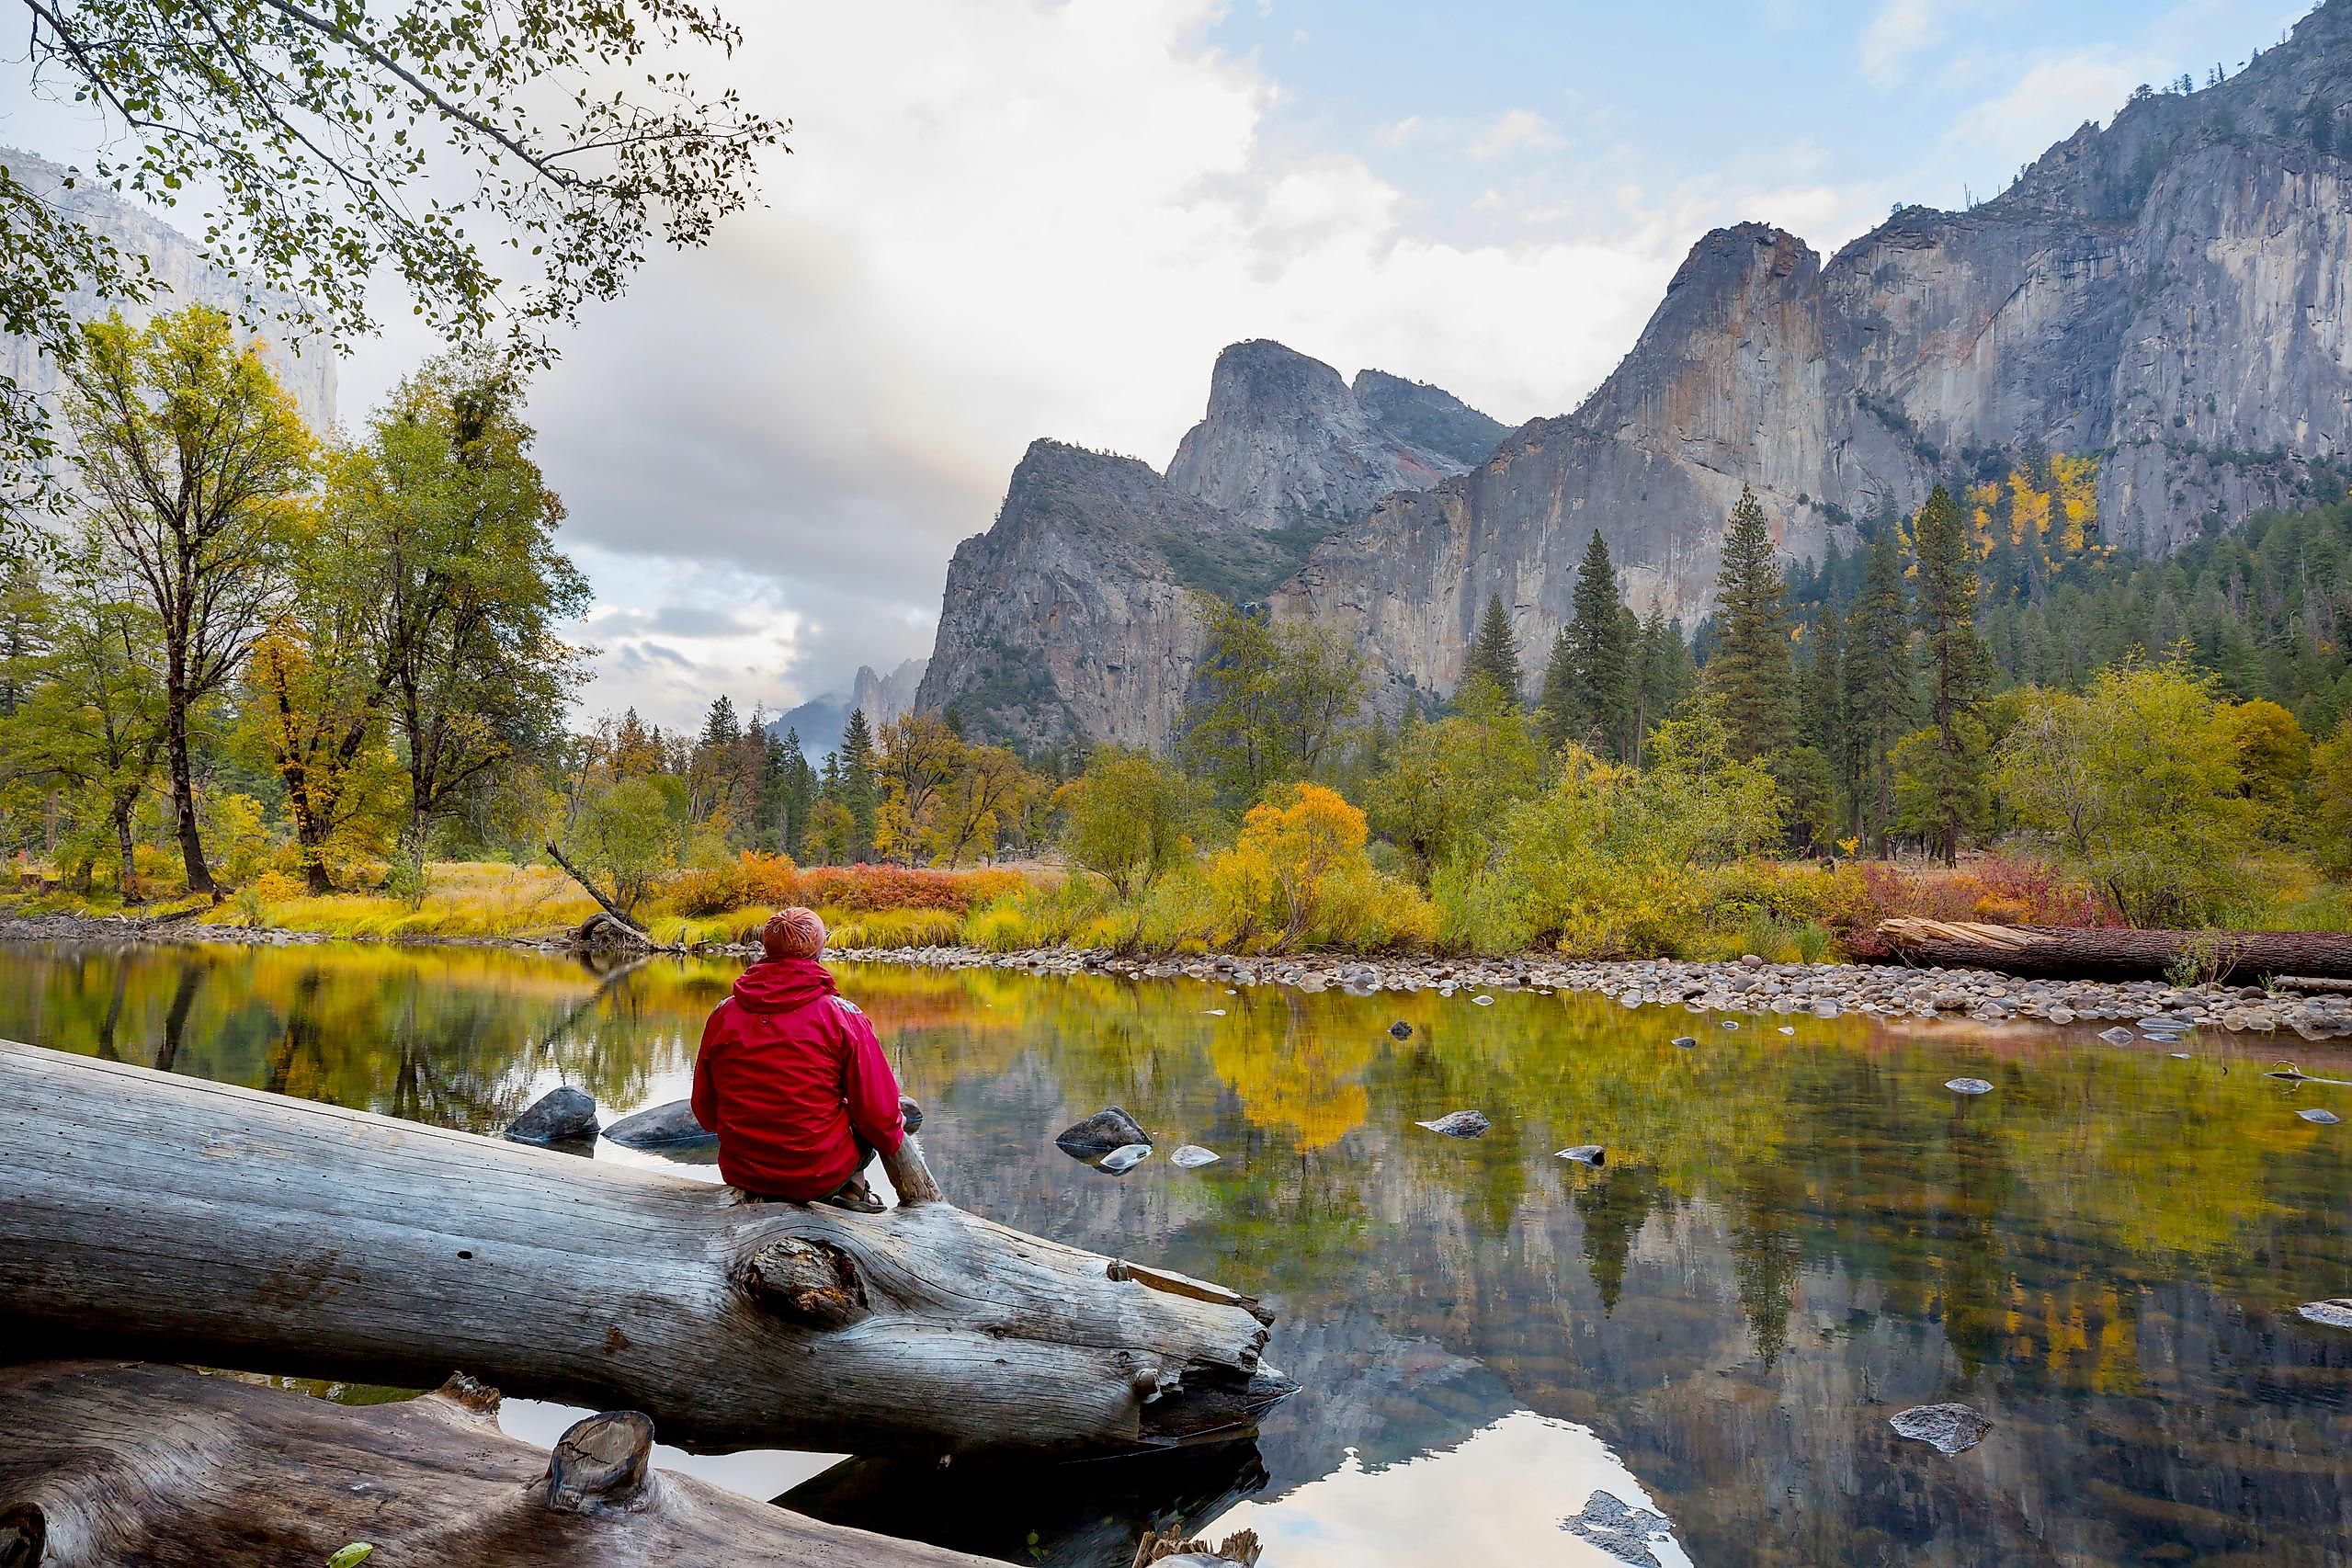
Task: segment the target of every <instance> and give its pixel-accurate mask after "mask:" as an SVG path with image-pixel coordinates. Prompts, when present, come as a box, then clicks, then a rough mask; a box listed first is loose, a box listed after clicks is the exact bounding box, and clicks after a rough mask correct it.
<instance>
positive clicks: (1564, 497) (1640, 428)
mask: <svg viewBox="0 0 2352 1568" xmlns="http://www.w3.org/2000/svg"><path fill="white" fill-rule="evenodd" d="M2346 153H2352V0H2330V3H2329V4H2328V5H2326V6H2324V7H2323V8H2322V9H2321V10H2319V11H2317V12H2314V13H2313V14H2312V16H2310V17H2306V18H2305V19H2304V21H2303V22H2302V24H2301V26H2300V27H2299V28H2297V29H2296V32H2295V35H2294V38H2293V40H2292V41H2291V42H2290V43H2289V44H2286V45H2283V46H2281V47H2280V48H2278V49H2276V50H2274V51H2270V52H2269V53H2268V54H2267V55H2264V56H2261V57H2259V58H2258V59H2256V60H2255V62H2253V63H2252V64H2251V65H2250V66H2249V68H2248V69H2246V70H2245V71H2244V72H2242V73H2241V74H2239V75H2238V76H2237V77H2235V78H2234V79H2233V80H2231V81H2229V82H2227V83H2225V84H2223V85H2220V86H2217V87H2213V88H2210V89H2208V90H2206V91H2204V92H2200V93H2196V94H2191V95H2150V96H2147V97H2140V98H2136V99H2135V100H2133V102H2131V103H2130V104H2129V105H2127V106H2126V107H2125V108H2124V109H2123V110H2122V111H2121V112H2120V113H2119V115H2118V116H2117V118H2116V119H2115V122H2114V123H2113V124H2112V125H2111V126H2109V127H2108V129H2107V130H2105V131H2100V130H2098V129H2096V128H2095V127H2090V126H2085V128H2084V129H2083V130H2081V131H2077V132H2076V133H2075V134H2074V136H2073V137H2070V138H2069V139H2068V140H2067V141H2065V142H2061V143H2060V144H2059V145H2058V146H2056V147H2053V148H2052V149H2051V151H2050V152H2049V153H2046V154H2044V156H2043V157H2042V158H2041V160H2040V162H2039V163H2037V164H2036V165H2033V166H2032V168H2031V169H2029V170H2028V172H2027V173H2026V174H2025V176H2023V177H2022V178H2021V179H2020V180H2019V181H2018V183H2017V185H2016V186H2015V187H2012V188H2011V189H2010V190H2009V191H2007V192H2006V193H2005V194H2004V195H2003V196H2001V197H2000V198H1999V199H1996V200H1994V201H1992V202H1989V203H1986V204H1985V205H1983V206H1982V207H1980V208H1978V209H1976V210H1973V211H1970V212H1965V213H1948V212H1934V211H1929V210H1925V209H1919V208H1913V209H1907V210H1904V211H1903V212H1901V213H1898V214H1897V215H1896V216H1895V217H1893V218H1892V219H1891V220H1890V221H1889V222H1887V223H1885V224H1884V225H1882V226H1881V227H1880V228H1879V229H1877V230H1876V231H1874V232H1872V233H1869V234H1868V235H1865V236H1864V237H1863V238H1861V239H1859V240H1857V241H1855V242H1854V243H1853V244H1849V245H1847V246H1846V248H1845V249H1844V250H1842V251H1840V252H1839V253H1838V254H1837V256H1835V257H1834V258H1832V259H1831V260H1830V261H1829V263H1828V264H1827V265H1826V266H1824V265H1823V264H1822V263H1821V262H1820V260H1819V258H1818V257H1817V256H1815V255H1814V253H1813V252H1812V250H1810V249H1809V248H1807V247H1806V246H1805V245H1804V244H1802V243H1801V242H1800V241H1799V240H1797V239H1796V238H1794V237H1793V236H1791V235H1789V234H1786V233H1781V232H1780V231H1778V230H1775V229H1770V228H1766V227H1764V226H1761V225H1755V224H1744V225H1741V226H1739V227H1737V228H1733V229H1725V230H1720V231H1717V232H1716V233H1710V234H1709V235H1707V236H1706V237H1704V238H1703V239H1701V240H1700V241H1699V244H1697V245H1696V246H1694V247H1693V248H1692V251H1691V253H1690V256H1689V258H1688V259H1687V261H1686V262H1685V263H1684V265H1683V267H1682V268H1681V270H1680V271H1679V272H1677V273H1676V277H1675V278H1674V281H1673V283H1672V284H1671V285H1670V286H1669V287H1668V290H1667V292H1666V297H1665V301H1663V302H1662V303H1661V304H1660V305H1659V307H1658V310H1657V312H1656V313H1655V314H1654V315H1653V316H1652V318H1651V320H1650V322H1649V324H1648V325H1647V326H1646V327H1645V328H1644V329H1643V331H1642V336H1641V339H1640V341H1639V342H1637V343H1636V345H1635V346H1634V348H1633V350H1632V352H1631V353H1630V354H1628V355H1627V356H1626V358H1625V359H1624V361H1623V362H1622V363H1620V364H1619V367H1618V369H1616V371H1615V372H1614V373H1613V374H1612V375H1611V376H1610V377H1609V378H1608V381H1604V382H1603V383H1602V384H1601V386H1600V387H1599V388H1598V389H1597V390H1596V392H1594V393H1593V394H1592V396H1591V397H1590V398H1588V399H1587V400H1586V401H1585V403H1584V405H1583V406H1582V407H1580V408H1579V409H1577V410H1576V412H1575V413H1574V414H1572V415H1567V416H1565V417H1563V418H1557V419H1547V420H1538V421H1536V422H1534V423H1532V424H1529V425H1528V426H1526V427H1524V428H1523V429H1521V430H1519V431H1518V432H1517V433H1516V434H1515V435H1513V436H1512V437H1510V438H1509V439H1508V440H1506V441H1505V442H1504V444H1503V445H1502V447H1501V448H1500V449H1497V450H1496V451H1495V453H1494V456H1493V457H1492V458H1490V459H1489V460H1487V461H1486V462H1484V463H1483V464H1482V465H1481V466H1480V467H1478V468H1477V469H1475V470H1473V471H1471V472H1469V473H1467V474H1463V475H1461V476H1460V477H1458V478H1454V479H1450V480H1449V481H1447V482H1445V483H1441V484H1438V485H1436V486H1434V487H1432V488H1430V489H1428V490H1426V491H1425V492H1421V493H1418V494H1398V495H1393V496H1391V497H1389V498H1387V499H1386V500H1384V501H1382V502H1381V503H1379V504H1378V505H1377V506H1374V507H1373V508H1372V510H1371V511H1370V512H1369V514H1368V515H1367V516H1366V517H1364V519H1363V520H1362V521H1361V522H1360V523H1358V524H1356V525H1355V526H1353V527H1351V528H1346V529H1345V530H1343V531H1341V532H1340V533H1338V534H1336V535H1335V536H1334V537H1332V538H1330V539H1328V540H1324V542H1323V543H1321V544H1320V545H1318V546H1317V547H1316V548H1315V549H1314V551H1313V552H1312V554H1311V556H1310V557H1309V559H1308V562H1307V563H1306V565H1305V566H1304V567H1303V568H1302V569H1301V572H1300V573H1299V574H1298V575H1297V576H1296V577H1294V578H1292V579H1291V580H1290V582H1289V583H1287V584H1286V585H1284V586H1283V587H1282V589H1281V590H1280V591H1279V592H1278V595H1277V596H1276V605H1277V608H1278V610H1279V611H1280V612H1282V613H1285V614H1293V615H1312V616H1316V617H1319V618H1324V619H1330V620H1333V621H1335V622H1337V623H1339V624H1342V625H1344V626H1346V627H1349V628H1351V629H1352V630H1353V631H1354V632H1355V634H1356V636H1357V638H1358V642H1359V643H1360V645H1361V646H1362V647H1363V649H1364V651H1365V653H1366V654H1367V655H1368V658H1369V662H1370V664H1371V665H1372V667H1373V670H1374V673H1375V676H1376V678H1377V681H1378V683H1379V691H1380V696H1381V706H1382V707H1383V708H1384V709H1387V710H1390V711H1393V710H1395V708H1396V707H1398V706H1400V705H1401V704H1402V702H1403V699H1404V697H1405V694H1406V693H1408V692H1410V691H1413V690H1415V689H1416V688H1417V689H1419V690H1422V691H1425V692H1435V693H1444V692H1448V691H1450V690H1451V689H1452V687H1453V686H1454V684H1455V683H1456V682H1458V681H1459V680H1460V675H1461V667H1462V661H1463V657H1464V655H1465V653H1466V651H1467V648H1468V644H1469V642H1470V638H1471V632H1472V631H1473V630H1474V629H1475V625H1476V622H1477V619H1478V616H1479V614H1480V611H1481V610H1482V609H1483V607H1484V605H1485V602H1486V598H1487V596H1488V595H1489V594H1494V595H1499V596H1500V597H1501V598H1502V600H1503V603H1504V604H1505V606H1506V608H1508V609H1509V610H1510V611H1511V614H1512V618H1513V621H1514V624H1515V626H1516V628H1517V632H1518V635H1519V639H1520V642H1521V645H1522V646H1523V647H1524V648H1526V649H1528V651H1529V653H1531V655H1533V656H1532V657H1531V658H1530V659H1529V661H1528V662H1529V663H1530V664H1531V665H1540V662H1541V651H1542V650H1543V649H1545V648H1546V647H1548V646H1549V645H1550V642H1551V638H1552V636H1553V635H1554V633H1555V632H1556V631H1558V630H1559V629H1560V628H1561V627H1562V625H1564V624H1565V623H1566V621H1567V619H1568V617H1569V614H1570V608H1571V607H1570V595H1571V593H1572V591H1573V588H1574V577H1575V571H1576V566H1577V562H1578V561H1579V560H1580V558H1581V556H1582V554H1583V551H1584V549H1585V541H1586V540H1587V539H1589V537H1590V536H1591V534H1592V532H1593V530H1595V529H1596V528H1597V529H1598V530H1599V531H1600V534H1601V536H1602V538H1603V539H1605V540H1607V541H1608V546H1609V550H1610V552H1611V554H1612V556H1613V557H1614V558H1615V559H1616V561H1617V562H1618V564H1619V570H1620V574H1621V575H1622V578H1623V582H1624V586H1625V589H1626V593H1627V596H1628V597H1629V598H1630V600H1631V601H1632V603H1633V604H1634V606H1635V608H1638V609H1642V610H1644V611H1647V610H1648V609H1649V608H1652V607H1653V606H1657V607H1663V608H1665V610H1666V612H1667V613H1668V614H1670V615H1676V616H1680V617H1681V618H1683V619H1684V620H1685V621H1686V623H1689V622H1693V621H1695V620H1696V619H1699V617H1701V616H1703V615H1704V614H1705V613H1706V612H1707V610H1708V608H1710V598H1711V595H1712V590H1713V583H1714V576H1715V572H1716V569H1717V566H1718V565H1719V563H1720V555H1721V539H1722V530H1723V525H1724V517H1725V514H1726V513H1727V512H1728V511H1729V510H1730V507H1731V504H1732V502H1733V500H1734V499H1735V498H1736V497H1737V495H1738V494H1739V490H1740V486H1741V484H1742V483H1748V484H1751V485H1753V486H1754V487H1755V491H1756V494H1757V495H1758V497H1759V499H1760V500H1761V501H1762V502H1763V504H1764V506H1765V509H1766V512H1767V516H1768V517H1770V518H1771V520H1772V526H1773V528H1774V531H1775V535H1776V537H1777V538H1778V540H1779V543H1780V547H1781V549H1782V551H1783V552H1784V553H1786V554H1787V555H1789V556H1790V557H1792V558H1806V559H1811V558H1815V557H1817V556H1818V555H1819V554H1820V552H1821V551H1822V549H1823V547H1824V543H1825V542H1826V540H1828V539H1829V538H1830V537H1831V536H1832V535H1833V534H1834V533H1837V532H1839V531H1841V530H1844V529H1846V528H1847V527H1848V526H1849V525H1850V522H1851V520H1852V519H1854V518H1856V517H1862V516H1866V515H1869V514H1871V513H1873V512H1878V511H1880V510H1882V509H1892V510H1896V511H1907V510H1909V509H1911V508H1913V507H1915V506H1917V505H1918V504H1919V502H1920V501H1921V500H1922V499H1923V498H1924V497H1925V495H1926V491H1927V489H1928V488H1929V487H1930V485H1931V484H1932V483H1934V482H1935V480H1936V479H1937V478H1938V477H1940V476H1945V475H1949V474H1950V473H1951V472H1954V470H1955V469H1956V468H1966V467H1969V466H1971V465H1972V464H1973V463H1974V462H1975V461H1976V460H1978V459H1979V457H1980V456H1982V455H1983V454H1991V453H1998V452H2015V451H2020V450H2025V449H2032V448H2035V447H2040V448H2043V449H2049V450H2052V451H2063V452H2069V453H2075V454H2085V453H2089V454H2096V455H2098V456H2099V458H2100V461H2101V472H2100V482H2099V503H2100V505H2099V513H2100V518H2101V526H2102V528H2103V529H2104V530H2105V534H2106V537H2107V539H2108V540H2109V541H2110V542H2113V543H2118V544H2121V545H2125V546H2128V547H2132V548H2137V549H2142V550H2146V551H2156V552H2162V551H2169V550H2172V549H2175V548H2177V547H2178V546H2179V545H2181V544H2183V543H2185V542H2187V540H2189V539H2191V538H2194V537H2195V536H2196V534H2197V533H2198V532H2199V530H2200V529H2203V528H2216V527H2226V526H2228V525H2230V524H2232V523H2234V522H2236V521H2238V520H2240V519H2242V518H2244V517H2245V516H2246V515H2247V514H2248V513H2250V512H2252V511H2254V510H2255V509H2257V508H2259V507H2262V506H2277V505H2289V504H2292V503H2293V502H2294V501H2295V500H2297V499H2298V498H2299V497H2300V496H2301V495H2302V494H2305V493H2306V491H2307V484H2308V469H2309V465H2310V462H2311V461H2312V460H2313V459H2320V458H2335V457H2339V456H2341V455H2342V454H2343V453H2344V452H2345V451H2346V448H2347V445H2352V341H2347V335H2352V314H2348V313H2347V306H2348V305H2352V232H2348V229H2352V199H2347V198H2352V186H2347V181H2352V163H2347V162H2346V156H2345V155H2344V154H2346ZM1996 461H1997V459H1996Z"/></svg>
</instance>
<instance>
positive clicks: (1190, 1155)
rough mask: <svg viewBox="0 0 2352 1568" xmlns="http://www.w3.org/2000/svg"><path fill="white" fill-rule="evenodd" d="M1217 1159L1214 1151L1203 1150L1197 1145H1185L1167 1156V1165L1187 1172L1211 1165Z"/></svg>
mask: <svg viewBox="0 0 2352 1568" xmlns="http://www.w3.org/2000/svg"><path fill="white" fill-rule="evenodd" d="M1218 1158H1219V1156H1218V1153H1217V1151H1216V1150H1214V1149H1204V1148H1202V1147H1201V1146H1200V1145H1199V1144H1198V1143H1187V1144H1186V1145H1184V1147H1182V1148H1181V1149H1178V1150H1177V1151H1176V1153H1173V1154H1170V1155H1169V1156H1168V1164H1170V1165H1176V1166H1178V1167H1180V1168H1182V1169H1184V1170H1187V1171H1189V1170H1195V1169H1198V1168H1199V1167H1200V1166H1202V1165H1215V1164H1216V1163H1217V1160H1218Z"/></svg>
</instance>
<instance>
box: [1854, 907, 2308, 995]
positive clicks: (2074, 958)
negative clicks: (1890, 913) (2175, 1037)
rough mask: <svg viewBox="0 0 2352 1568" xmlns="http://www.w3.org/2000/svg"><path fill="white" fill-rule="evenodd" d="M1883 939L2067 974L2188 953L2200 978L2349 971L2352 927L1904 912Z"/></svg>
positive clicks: (1986, 963) (2162, 963)
mask: <svg viewBox="0 0 2352 1568" xmlns="http://www.w3.org/2000/svg"><path fill="white" fill-rule="evenodd" d="M1878 936H1879V940H1880V941H1881V942H1883V943H1885V944H1886V945H1887V947H1888V948H1889V949H1892V951H1894V952H1895V953H1896V954H1898V955H1899V956H1900V957H1902V958H1903V959H1904V960H1908V961H1910V962H1913V963H1925V964H1944V965H1948V966H1952V967H1965V968H1969V969H1989V970H1995V971H1999V972H2001V973H2003V974H2025V975H2050V976H2056V977H2060V978H2064V979H2069V980H2101V979H2163V978H2164V977H2165V974H2166V973H2167V971H2170V970H2171V969H2172V968H2173V967H2174V965H2175V964H2176V963H2178V962H2180V961H2182V960H2183V958H2184V955H2186V958H2187V962H2188V963H2189V964H2190V965H2191V966H2192V967H2194V968H2195V969H2196V970H2197V971H2198V974H2199V979H2201V980H2215V981H2227V980H2235V981H2237V982H2239V983H2246V982H2250V981H2253V980H2255V979H2258V978H2261V977H2263V976H2266V975H2273V974H2306V975H2312V976H2320V977H2325V978H2328V979H2333V980H2345V979H2352V935H2347V934H2346V933H2343V932H2336V931H2139V930H2130V929H2125V928H2111V927H2104V926H1987V925H1980V924H1977V923H1974V922H1967V921H1949V920H1918V919H1899V920H1882V921H1880V923H1879V928H1878Z"/></svg>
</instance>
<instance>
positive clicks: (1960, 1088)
mask: <svg viewBox="0 0 2352 1568" xmlns="http://www.w3.org/2000/svg"><path fill="white" fill-rule="evenodd" d="M1944 1087H1946V1088H1948V1089H1949V1090H1951V1092H1952V1093H1954V1094H1956V1095H1989V1094H1991V1093H1992V1092H1993V1085H1990V1084H1988V1083H1986V1082H1985V1081H1984V1080H1983V1079H1982V1078H1953V1079H1949V1080H1948V1081H1947V1082H1946V1083H1945V1085H1944Z"/></svg>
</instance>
